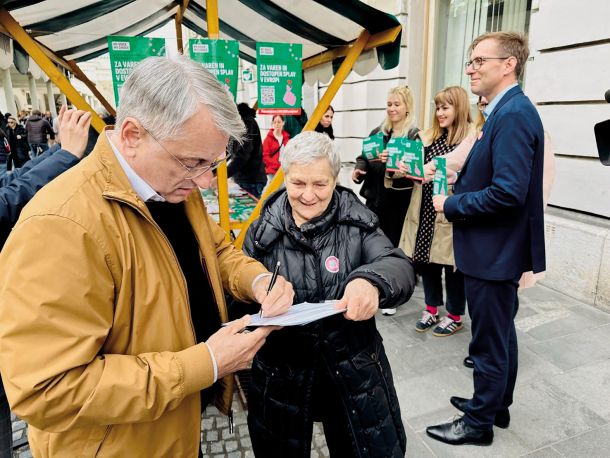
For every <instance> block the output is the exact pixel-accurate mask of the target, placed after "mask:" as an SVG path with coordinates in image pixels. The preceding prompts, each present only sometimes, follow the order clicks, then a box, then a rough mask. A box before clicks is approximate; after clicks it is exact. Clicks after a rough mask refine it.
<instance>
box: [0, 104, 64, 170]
mask: <svg viewBox="0 0 610 458" xmlns="http://www.w3.org/2000/svg"><path fill="white" fill-rule="evenodd" d="M54 123H55V124H56V127H55V129H54V128H53V124H54ZM56 134H57V120H56V119H54V118H53V117H52V115H51V112H50V111H47V112H46V113H45V114H44V115H43V114H42V112H41V111H40V110H37V109H34V110H32V112H31V113H30V114H28V112H27V111H25V110H21V111H19V114H18V116H13V115H12V114H11V113H5V114H3V113H1V112H0V170H1V172H0V173H4V172H6V171H9V170H13V169H16V168H19V167H22V166H23V165H24V164H25V163H26V162H27V161H28V160H30V159H33V158H35V157H37V156H39V155H40V154H42V153H44V152H45V151H46V150H47V149H49V147H50V146H52V145H53V144H54V143H55V136H56Z"/></svg>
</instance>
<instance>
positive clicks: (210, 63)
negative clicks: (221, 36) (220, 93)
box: [189, 38, 239, 100]
mask: <svg viewBox="0 0 610 458" xmlns="http://www.w3.org/2000/svg"><path fill="white" fill-rule="evenodd" d="M189 56H190V57H191V59H193V60H194V61H195V62H199V63H200V64H201V65H203V67H204V68H205V69H206V70H208V71H209V72H210V73H212V74H213V75H215V76H216V78H218V81H220V82H221V83H222V85H223V86H224V87H225V89H226V90H227V91H228V92H230V93H231V94H233V100H235V98H236V97H237V76H238V71H237V70H238V68H239V42H237V41H231V40H209V39H207V38H200V39H195V38H191V39H190V40H189Z"/></svg>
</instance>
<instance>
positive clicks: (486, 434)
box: [426, 418, 494, 445]
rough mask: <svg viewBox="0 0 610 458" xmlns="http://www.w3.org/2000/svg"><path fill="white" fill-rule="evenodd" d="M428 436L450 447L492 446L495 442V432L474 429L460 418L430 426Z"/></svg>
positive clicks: (427, 430) (427, 429) (427, 431)
mask: <svg viewBox="0 0 610 458" xmlns="http://www.w3.org/2000/svg"><path fill="white" fill-rule="evenodd" d="M426 434H428V436H430V437H431V438H432V439H436V440H437V441H440V442H444V443H445V444H449V445H463V444H470V445H491V443H492V442H493V440H494V432H493V430H491V429H478V428H473V427H472V426H469V425H467V424H466V423H464V419H463V418H458V419H457V420H454V421H452V422H451V423H443V424H441V425H436V426H428V427H427V428H426Z"/></svg>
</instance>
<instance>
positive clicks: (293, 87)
mask: <svg viewBox="0 0 610 458" xmlns="http://www.w3.org/2000/svg"><path fill="white" fill-rule="evenodd" d="M302 55H303V45H301V44H289V43H256V66H257V75H258V85H257V87H258V112H259V113H261V114H281V115H299V114H301V86H302V85H303V73H302V66H301V58H302Z"/></svg>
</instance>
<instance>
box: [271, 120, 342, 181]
mask: <svg viewBox="0 0 610 458" xmlns="http://www.w3.org/2000/svg"><path fill="white" fill-rule="evenodd" d="M318 159H327V160H328V163H329V165H330V171H331V173H332V175H333V178H334V179H337V177H338V176H339V172H340V171H341V156H340V154H339V151H337V148H336V147H335V143H334V142H333V141H332V140H331V139H330V137H329V136H328V135H326V134H321V133H320V132H315V131H312V130H309V131H304V132H301V133H300V134H299V135H297V136H296V137H294V138H291V139H290V141H289V142H288V143H287V144H286V148H284V151H282V154H281V155H280V163H281V164H282V168H283V169H284V173H288V169H289V168H290V166H291V165H292V164H294V163H299V164H305V165H307V164H311V163H313V162H315V161H316V160H318Z"/></svg>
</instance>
